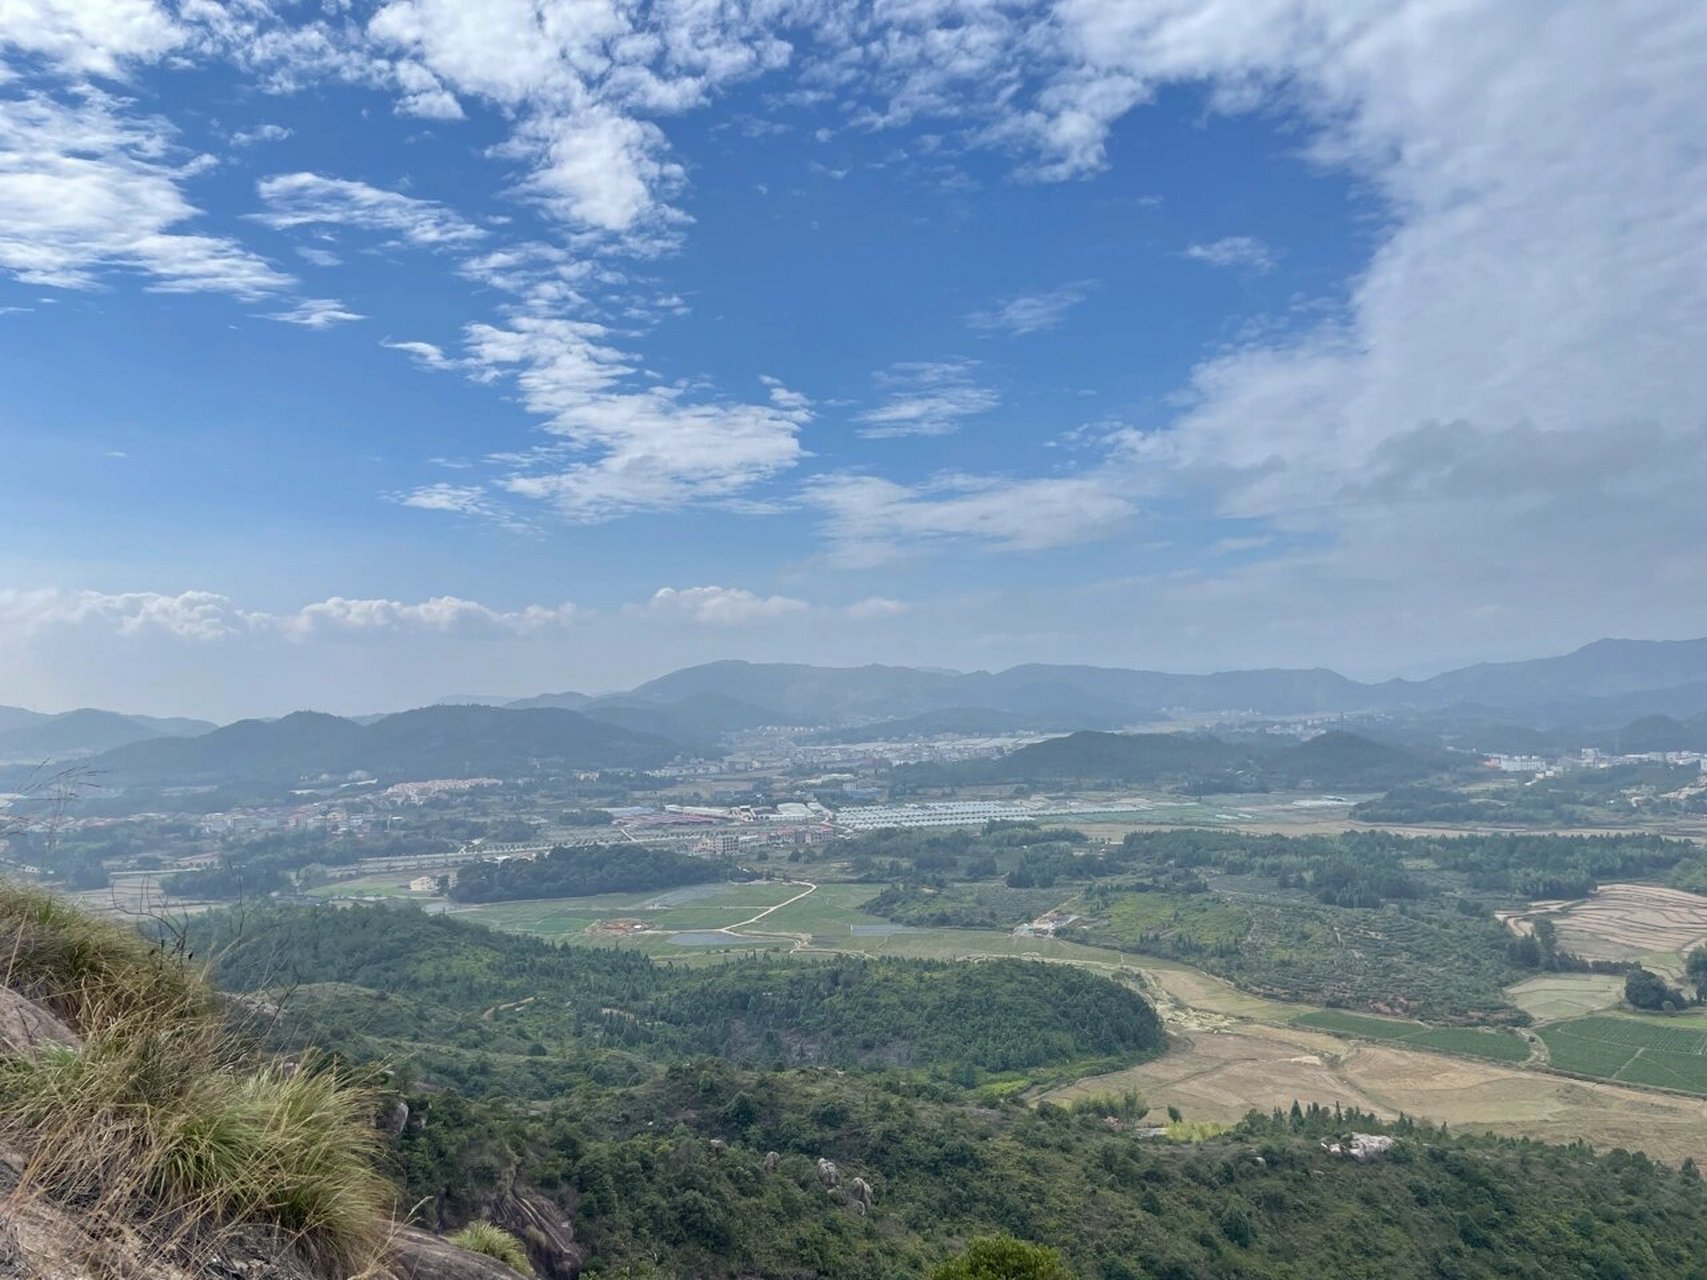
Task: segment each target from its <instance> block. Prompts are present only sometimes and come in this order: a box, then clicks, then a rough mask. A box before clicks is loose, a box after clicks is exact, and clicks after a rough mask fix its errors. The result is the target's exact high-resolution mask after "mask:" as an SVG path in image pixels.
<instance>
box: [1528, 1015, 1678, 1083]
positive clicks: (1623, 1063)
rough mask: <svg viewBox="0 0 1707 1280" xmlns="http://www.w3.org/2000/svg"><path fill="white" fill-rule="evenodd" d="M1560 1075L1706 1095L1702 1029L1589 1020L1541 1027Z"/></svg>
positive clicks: (1623, 1020) (1636, 1021)
mask: <svg viewBox="0 0 1707 1280" xmlns="http://www.w3.org/2000/svg"><path fill="white" fill-rule="evenodd" d="M1539 1034H1540V1036H1541V1039H1542V1040H1543V1041H1544V1042H1545V1043H1546V1045H1547V1051H1548V1055H1549V1057H1550V1058H1551V1060H1552V1065H1553V1066H1554V1067H1556V1068H1557V1069H1558V1070H1560V1071H1571V1072H1576V1073H1578V1074H1581V1075H1588V1076H1600V1077H1602V1078H1604V1079H1608V1080H1617V1081H1620V1082H1627V1083H1630V1084H1646V1085H1656V1086H1660V1087H1663V1088H1668V1089H1686V1090H1688V1091H1690V1092H1691V1093H1707V1024H1703V1023H1702V1022H1700V1021H1698V1020H1696V1021H1692V1022H1684V1023H1681V1024H1678V1025H1666V1024H1663V1023H1656V1022H1649V1021H1645V1020H1640V1019H1636V1018H1615V1017H1604V1016H1602V1017H1588V1018H1578V1019H1576V1020H1575V1021H1572V1022H1559V1023H1554V1024H1553V1025H1552V1026H1547V1027H1543V1028H1541V1030H1540V1032H1539Z"/></svg>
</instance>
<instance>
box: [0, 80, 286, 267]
mask: <svg viewBox="0 0 1707 1280" xmlns="http://www.w3.org/2000/svg"><path fill="white" fill-rule="evenodd" d="M125 105H126V104H125V103H123V102H122V101H120V100H118V99H115V98H111V97H108V96H107V95H105V94H101V93H99V92H96V91H93V90H85V91H83V92H82V94H81V95H80V96H79V97H78V98H77V100H75V101H73V102H58V101H55V100H53V99H51V98H48V97H46V96H43V95H39V94H31V95H28V96H26V97H23V98H12V99H6V100H3V101H0V270H4V271H8V272H10V273H12V274H13V275H15V276H16V277H18V278H19V279H20V280H24V281H27V282H29V283H31V284H43V285H52V286H55V287H58V288H62V289H90V288H94V287H96V286H97V285H98V284H99V283H100V282H101V279H102V278H103V277H104V276H106V275H107V274H109V273H112V272H136V273H139V274H141V275H143V276H144V277H145V278H146V279H147V281H148V286H149V287H150V288H152V289H155V290H158V291H163V292H173V293H190V292H212V293H229V294H233V295H235V296H237V297H240V298H256V297H260V296H262V295H264V294H267V293H272V292H276V291H278V290H281V289H285V288H288V287H289V286H290V285H291V284H292V280H291V278H290V277H289V276H287V275H285V274H284V273H283V272H280V271H279V270H277V269H276V268H274V267H273V266H272V265H271V264H269V263H268V262H266V261H265V260H263V259H262V258H259V257H257V256H256V255H255V254H253V253H250V252H249V251H248V250H247V249H245V248H243V247H242V246H241V245H240V244H238V243H237V242H236V241H235V240H231V239H229V238H227V237H224V236H214V235H199V234H195V233H192V232H187V231H184V230H181V229H180V228H181V227H182V225H183V224H184V223H187V222H190V221H192V220H194V219H196V218H197V217H199V216H200V210H198V209H197V208H196V207H195V206H194V205H193V204H191V203H190V202H189V200H188V199H187V198H186V197H185V195H184V192H183V188H182V184H183V182H184V181H185V180H187V179H188V178H190V177H192V176H193V175H194V174H195V173H197V172H199V171H200V167H201V166H199V165H198V164H197V163H196V162H194V161H193V160H190V159H188V158H186V159H184V160H183V161H182V162H180V163H174V161H173V159H172V157H173V156H174V154H175V151H176V144H175V141H174V135H173V131H172V129H171V127H170V126H169V125H167V124H166V123H165V122H164V121H162V120H159V119H155V118H149V117H137V118H127V117H126V116H124V115H123V114H122V112H123V109H124V107H125Z"/></svg>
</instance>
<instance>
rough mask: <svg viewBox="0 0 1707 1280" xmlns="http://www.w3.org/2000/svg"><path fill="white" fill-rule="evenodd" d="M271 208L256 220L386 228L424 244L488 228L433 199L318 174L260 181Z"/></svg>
mask: <svg viewBox="0 0 1707 1280" xmlns="http://www.w3.org/2000/svg"><path fill="white" fill-rule="evenodd" d="M256 190H257V191H258V192H259V194H260V197H261V199H262V200H263V201H264V202H266V204H267V206H268V208H267V211H266V212H265V213H258V214H255V215H254V217H255V219H256V220H257V221H259V222H263V223H265V224H266V225H267V226H269V227H274V228H277V229H280V230H284V229H288V228H291V227H306V226H346V227H359V228H361V229H362V230H364V231H382V232H388V233H391V234H394V235H397V236H400V237H401V238H402V239H404V240H406V241H408V242H409V243H410V244H413V245H418V246H421V247H423V248H441V247H455V246H460V245H465V244H467V243H468V242H470V241H473V240H478V239H480V238H481V237H482V236H484V235H485V234H486V233H485V232H484V231H483V230H481V228H479V227H477V226H475V225H474V224H473V223H471V222H469V221H468V220H467V219H466V218H464V217H462V216H461V215H460V214H458V213H456V212H454V211H453V210H450V209H447V208H446V207H445V206H444V205H442V204H439V203H438V202H437V201H435V200H418V199H416V198H415V197H414V196H406V195H403V194H402V193H401V192H397V191H386V190H384V189H383V188H380V187H374V186H370V185H368V184H367V183H365V182H352V181H350V180H348V179H345V178H328V177H324V176H322V175H321V174H318V173H281V174H275V175H274V176H273V177H270V178H263V179H261V181H260V182H259V183H258V184H257V185H256Z"/></svg>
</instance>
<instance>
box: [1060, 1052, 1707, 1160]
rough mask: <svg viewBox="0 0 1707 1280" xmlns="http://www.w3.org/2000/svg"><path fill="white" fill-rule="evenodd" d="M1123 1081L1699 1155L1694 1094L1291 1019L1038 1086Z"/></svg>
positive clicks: (1204, 1098) (1180, 1097)
mask: <svg viewBox="0 0 1707 1280" xmlns="http://www.w3.org/2000/svg"><path fill="white" fill-rule="evenodd" d="M1643 1083H1650V1082H1647V1081H1644V1082H1643ZM1651 1083H1659V1082H1658V1081H1657V1080H1656V1081H1652V1082H1651ZM1672 1087H1674V1088H1675V1087H1677V1086H1676V1085H1675V1084H1674V1085H1672ZM1127 1089H1132V1090H1136V1091H1137V1092H1138V1093H1139V1094H1140V1095H1141V1096H1142V1097H1143V1099H1144V1101H1145V1102H1147V1103H1149V1104H1150V1106H1151V1107H1152V1108H1153V1109H1154V1110H1156V1111H1160V1110H1161V1109H1162V1108H1163V1107H1166V1106H1177V1107H1179V1108H1180V1109H1181V1111H1183V1112H1184V1113H1185V1117H1186V1119H1188V1120H1199V1121H1210V1122H1220V1123H1231V1122H1234V1121H1237V1120H1238V1119H1239V1118H1240V1117H1241V1116H1243V1115H1244V1114H1245V1112H1246V1111H1248V1110H1250V1109H1251V1108H1253V1107H1254V1108H1256V1109H1258V1110H1264V1111H1266V1110H1269V1109H1271V1108H1274V1107H1281V1108H1283V1109H1284V1108H1286V1107H1289V1106H1291V1105H1292V1101H1293V1099H1298V1100H1299V1101H1301V1102H1304V1103H1308V1102H1311V1101H1314V1102H1318V1103H1321V1104H1323V1105H1325V1106H1332V1105H1333V1104H1334V1103H1335V1102H1339V1103H1340V1104H1342V1105H1344V1106H1355V1107H1360V1108H1363V1109H1366V1110H1371V1111H1374V1112H1376V1113H1377V1114H1378V1115H1382V1116H1387V1117H1396V1116H1397V1115H1398V1114H1399V1113H1400V1112H1401V1111H1402V1112H1404V1113H1406V1114H1407V1115H1411V1116H1416V1117H1419V1118H1422V1119H1427V1120H1430V1121H1434V1122H1440V1121H1445V1122H1446V1123H1448V1124H1451V1125H1452V1126H1453V1127H1454V1128H1463V1129H1473V1130H1477V1131H1482V1132H1488V1133H1501V1134H1510V1135H1513V1136H1523V1137H1530V1138H1539V1139H1542V1140H1544V1141H1549V1142H1573V1141H1576V1140H1578V1139H1582V1140H1585V1141H1587V1142H1589V1143H1592V1144H1593V1145H1594V1146H1595V1147H1596V1148H1597V1149H1605V1148H1609V1147H1625V1148H1629V1149H1632V1150H1642V1151H1645V1152H1647V1153H1648V1154H1649V1155H1651V1156H1653V1157H1654V1158H1655V1159H1659V1160H1669V1161H1674V1162H1675V1161H1679V1160H1682V1159H1683V1158H1684V1157H1685V1156H1690V1157H1693V1158H1694V1159H1695V1160H1696V1161H1697V1162H1698V1163H1699V1162H1701V1161H1703V1160H1707V1104H1704V1103H1703V1102H1702V1101H1701V1100H1700V1099H1696V1098H1682V1097H1676V1096H1668V1095H1665V1094H1658V1093H1644V1092H1643V1091H1642V1090H1640V1089H1635V1088H1629V1087H1625V1086H1623V1085H1621V1084H1610V1083H1598V1082H1595V1083H1591V1082H1587V1081H1581V1080H1572V1079H1568V1078H1566V1077H1564V1076H1557V1075H1549V1074H1547V1073H1546V1072H1541V1071H1536V1070H1533V1069H1532V1068H1529V1067H1517V1066H1513V1065H1511V1064H1509V1063H1503V1062H1494V1061H1489V1060H1485V1059H1484V1060H1476V1059H1472V1058H1445V1057H1441V1056H1440V1055H1439V1054H1436V1053H1424V1052H1419V1051H1418V1050H1416V1049H1413V1048H1412V1047H1411V1046H1410V1044H1409V1043H1406V1042H1383V1043H1361V1044H1358V1043H1348V1042H1346V1041H1344V1040H1339V1039H1336V1038H1334V1037H1332V1036H1329V1035H1326V1034H1323V1033H1321V1032H1313V1031H1307V1030H1305V1029H1303V1028H1301V1027H1299V1026H1297V1024H1293V1025H1292V1026H1289V1027H1269V1026H1262V1025H1260V1024H1255V1023H1251V1024H1245V1025H1242V1026H1240V1027H1239V1028H1238V1030H1236V1031H1233V1032H1223V1033H1220V1034H1211V1033H1193V1034H1192V1035H1191V1036H1190V1038H1189V1040H1188V1041H1186V1042H1185V1043H1183V1044H1180V1045H1178V1046H1177V1047H1176V1048H1174V1049H1173V1050H1172V1051H1170V1052H1169V1053H1167V1054H1165V1055H1164V1056H1162V1057H1160V1058H1157V1059H1155V1060H1154V1061H1152V1062H1146V1063H1143V1064H1141V1065H1140V1066H1137V1067H1132V1068H1128V1069H1127V1070H1125V1071H1120V1072H1115V1073H1111V1074H1108V1075H1101V1076H1093V1077H1091V1078H1089V1079H1085V1080H1081V1081H1079V1082H1077V1083H1076V1084H1073V1085H1070V1086H1068V1087H1066V1088H1064V1089H1060V1090H1057V1091H1055V1092H1053V1093H1051V1094H1049V1095H1047V1096H1049V1097H1050V1098H1052V1099H1054V1100H1056V1101H1060V1102H1069V1101H1071V1100H1072V1099H1074V1098H1078V1097H1085V1096H1088V1095H1099V1094H1100V1095H1107V1094H1118V1093H1120V1092H1122V1091H1123V1090H1127Z"/></svg>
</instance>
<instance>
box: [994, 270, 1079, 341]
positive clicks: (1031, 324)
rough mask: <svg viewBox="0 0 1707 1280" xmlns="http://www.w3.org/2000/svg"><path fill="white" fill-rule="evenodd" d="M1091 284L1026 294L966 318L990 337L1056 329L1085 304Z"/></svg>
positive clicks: (1067, 285)
mask: <svg viewBox="0 0 1707 1280" xmlns="http://www.w3.org/2000/svg"><path fill="white" fill-rule="evenodd" d="M1089 291H1090V286H1089V285H1088V284H1082V283H1081V284H1064V285H1062V286H1061V287H1060V288H1058V289H1048V290H1045V291H1043V292H1042V293H1022V294H1018V295H1016V296H1014V297H1012V298H1009V299H1007V300H1006V301H1005V302H1000V303H998V304H996V305H995V306H993V307H989V308H986V309H984V310H981V311H974V312H973V313H972V314H971V315H969V316H967V317H966V323H967V324H969V325H971V326H972V327H973V328H974V329H981V330H983V331H984V332H986V333H1006V334H1011V335H1013V336H1015V337H1020V336H1022V335H1024V334H1028V333H1037V332H1039V331H1041V330H1044V329H1053V328H1055V327H1056V326H1057V325H1059V324H1060V323H1061V322H1062V321H1063V320H1065V319H1066V318H1067V313H1068V312H1069V311H1071V310H1072V309H1073V308H1074V307H1076V306H1078V305H1079V303H1081V302H1083V301H1084V300H1085V297H1086V295H1087V294H1088V293H1089Z"/></svg>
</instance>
